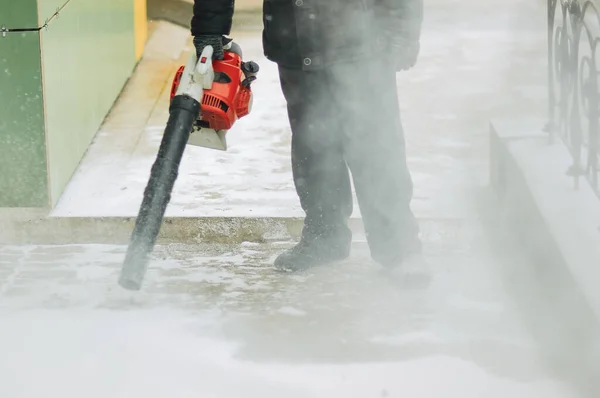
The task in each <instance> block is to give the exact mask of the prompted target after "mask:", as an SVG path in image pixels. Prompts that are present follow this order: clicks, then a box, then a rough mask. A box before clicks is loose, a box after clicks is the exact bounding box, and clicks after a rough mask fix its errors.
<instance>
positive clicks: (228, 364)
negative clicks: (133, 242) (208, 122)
mask: <svg viewBox="0 0 600 398" xmlns="http://www.w3.org/2000/svg"><path fill="white" fill-rule="evenodd" d="M0 315H1V316H2V318H1V319H2V322H3V323H6V324H8V325H11V326H10V327H9V328H4V327H3V328H2V329H0V350H1V351H2V352H3V353H6V352H13V351H15V350H18V352H19V355H14V356H13V355H11V356H10V361H7V360H6V358H7V357H6V356H5V355H3V356H2V357H1V358H2V359H0V374H2V383H0V396H3V397H11V398H12V397H14V398H17V397H18V398H28V397H39V396H47V397H54V396H60V397H65V398H71V397H82V396H85V397H89V398H105V397H114V398H132V397H144V398H159V397H161V398H162V397H180V398H187V397H190V398H191V397H198V396H202V397H211V398H212V397H214V398H237V397H241V396H243V397H257V398H258V397H260V398H264V397H282V396H285V397H298V398H307V397H336V396H340V397H342V396H343V397H349V398H352V397H357V398H359V397H360V398H368V397H373V398H379V397H406V396H411V397H422V398H430V397H431V398H439V397H461V398H480V397H490V398H496V397H497V398H506V397H515V398H532V397H540V398H541V397H544V398H559V397H564V395H563V392H562V391H561V388H560V386H557V385H556V384H554V383H552V382H548V381H543V380H534V381H515V380H510V379H506V378H503V377H494V376H491V375H490V374H489V373H487V372H485V371H484V370H483V369H481V368H480V367H478V366H476V365H474V364H472V363H470V362H469V361H465V360H462V359H460V358H456V357H451V356H447V355H431V356H426V357H422V358H416V359H413V360H408V361H402V362H393V363H350V364H321V365H288V364H278V363H274V364H257V363H253V362H249V361H243V360H239V359H236V358H235V357H234V351H235V345H234V344H231V343H228V342H225V341H220V340H218V339H215V338H212V337H206V335H205V333H204V332H203V331H204V330H205V329H207V328H210V325H207V322H206V321H200V320H198V318H196V317H194V316H192V315H189V314H182V313H174V312H173V311H161V310H150V311H144V312H130V311H128V312H120V313H115V312H109V311H103V310H100V311H94V312H88V311H82V312H79V311H70V312H67V313H65V312H52V311H39V310H38V311H25V312H20V313H15V312H11V313H9V314H5V313H0ZM157 319H160V320H161V322H157ZM40 330H43V331H44V333H38V331H40Z"/></svg>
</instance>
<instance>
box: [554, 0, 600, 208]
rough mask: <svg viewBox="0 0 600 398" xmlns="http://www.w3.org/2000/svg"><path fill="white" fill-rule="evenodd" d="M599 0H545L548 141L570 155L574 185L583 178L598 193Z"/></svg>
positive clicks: (576, 186)
mask: <svg viewBox="0 0 600 398" xmlns="http://www.w3.org/2000/svg"><path fill="white" fill-rule="evenodd" d="M599 10H600V0H596V1H593V0H548V65H549V71H548V72H549V73H548V87H549V93H548V94H549V95H548V99H549V101H548V107H549V109H548V111H549V117H550V121H549V133H550V140H551V142H554V140H555V139H556V137H558V138H560V139H562V141H563V142H564V143H565V144H566V145H567V147H568V148H569V151H570V152H571V155H572V156H573V165H572V166H571V167H570V168H569V170H568V175H570V176H572V177H573V178H574V182H575V188H576V189H577V188H579V184H580V179H581V178H582V177H584V178H587V179H588V181H589V182H590V184H591V185H592V187H593V188H594V190H595V191H596V193H597V194H598V195H599V196H600V188H599V186H598V185H599V184H598V183H599V181H598V164H599V160H600V159H599V158H600V145H599V142H598V140H599V138H600V75H599V73H600V51H599V47H598V46H599V44H600V11H599Z"/></svg>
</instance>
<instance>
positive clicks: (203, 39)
mask: <svg viewBox="0 0 600 398" xmlns="http://www.w3.org/2000/svg"><path fill="white" fill-rule="evenodd" d="M224 41H225V38H224V37H223V36H221V35H200V36H194V47H196V55H197V56H198V58H200V54H202V51H203V50H204V48H205V47H206V46H212V48H213V60H215V59H223V58H224V56H225V54H224V51H223V42H224Z"/></svg>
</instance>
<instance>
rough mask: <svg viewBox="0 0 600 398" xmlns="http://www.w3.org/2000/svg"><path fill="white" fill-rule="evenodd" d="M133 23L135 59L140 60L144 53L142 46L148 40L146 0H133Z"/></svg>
mask: <svg viewBox="0 0 600 398" xmlns="http://www.w3.org/2000/svg"><path fill="white" fill-rule="evenodd" d="M133 4H134V10H135V13H134V24H135V59H136V60H138V61H139V60H140V59H141V58H142V55H143V54H144V47H145V46H146V41H147V40H148V18H147V16H146V15H147V14H146V12H147V11H146V0H133Z"/></svg>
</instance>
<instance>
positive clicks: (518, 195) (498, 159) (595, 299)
mask: <svg viewBox="0 0 600 398" xmlns="http://www.w3.org/2000/svg"><path fill="white" fill-rule="evenodd" d="M543 126H544V121H543V120H540V119H537V120H536V119H528V120H497V121H493V122H492V123H491V131H490V133H491V137H490V143H491V148H490V150H491V165H490V172H491V183H492V186H493V187H494V189H495V191H496V193H497V195H498V199H499V203H500V205H501V209H502V211H503V212H504V214H503V217H504V218H505V220H506V221H508V223H509V224H510V225H512V226H513V228H514V229H513V230H514V234H515V235H516V238H517V239H519V240H520V242H521V243H522V244H523V245H524V246H525V247H526V248H527V249H528V251H529V253H530V254H531V255H532V257H533V258H534V259H535V261H534V264H536V266H537V270H536V271H537V274H538V275H539V277H540V282H541V283H545V284H547V285H548V286H553V287H555V289H554V292H553V293H551V294H554V297H552V299H554V300H556V302H557V304H558V303H559V302H560V303H559V304H560V305H564V306H568V307H569V308H580V309H581V311H582V312H585V309H582V306H587V307H589V310H590V311H591V312H592V313H593V314H594V316H595V318H596V320H599V319H600V288H599V287H598V286H599V283H600V229H599V227H600V199H599V198H598V197H597V196H596V195H595V193H594V192H593V190H592V188H591V186H590V185H589V184H588V183H587V181H583V180H582V182H581V186H580V189H579V190H575V189H574V184H573V179H572V178H570V177H569V176H567V175H566V171H567V169H568V167H569V166H570V165H571V156H570V154H569V152H568V150H567V149H566V147H565V146H563V144H562V143H561V142H560V141H557V143H556V144H554V145H550V144H549V140H548V137H547V135H546V134H545V133H543V132H542V127H543ZM567 286H571V287H573V288H575V290H577V291H579V292H580V295H578V294H577V293H573V290H569V289H568V288H567ZM574 303H578V304H577V305H571V304H574ZM578 319H584V318H581V317H580V318H578Z"/></svg>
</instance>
